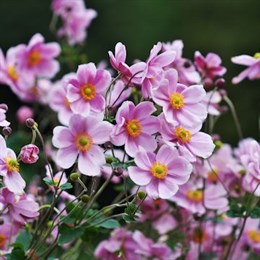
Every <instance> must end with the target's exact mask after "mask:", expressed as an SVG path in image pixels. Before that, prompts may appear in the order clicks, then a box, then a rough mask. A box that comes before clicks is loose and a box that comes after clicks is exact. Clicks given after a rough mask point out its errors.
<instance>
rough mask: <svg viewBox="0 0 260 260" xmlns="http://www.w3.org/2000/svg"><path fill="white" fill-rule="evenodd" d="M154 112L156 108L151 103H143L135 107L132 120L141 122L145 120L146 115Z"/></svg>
mask: <svg viewBox="0 0 260 260" xmlns="http://www.w3.org/2000/svg"><path fill="white" fill-rule="evenodd" d="M155 111H156V108H155V107H154V105H153V103H152V102H149V101H143V102H141V103H139V104H138V105H137V106H136V107H135V109H134V113H133V118H135V119H138V120H142V119H145V118H147V116H148V115H151V114H152V113H153V112H155Z"/></svg>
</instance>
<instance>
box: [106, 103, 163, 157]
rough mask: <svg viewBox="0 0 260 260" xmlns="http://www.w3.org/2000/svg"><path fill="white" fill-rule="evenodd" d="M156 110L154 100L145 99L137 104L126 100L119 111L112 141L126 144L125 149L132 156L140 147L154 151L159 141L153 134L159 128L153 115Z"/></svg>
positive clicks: (117, 144)
mask: <svg viewBox="0 0 260 260" xmlns="http://www.w3.org/2000/svg"><path fill="white" fill-rule="evenodd" d="M155 111H156V108H155V107H154V105H153V103H152V102H149V101H145V102H141V103H139V104H138V105H137V106H135V105H134V103H133V102H131V101H125V102H124V103H123V104H122V105H121V107H120V108H119V109H118V111H117V114H116V123H117V124H116V126H114V128H113V132H112V134H111V142H112V143H113V144H114V145H116V146H121V145H125V151H126V152H127V154H128V155H130V156H131V157H134V156H135V154H136V153H137V152H138V151H139V147H144V148H145V149H146V150H147V151H154V150H155V148H156V146H157V143H156V140H155V138H154V136H152V134H155V133H156V132H157V131H158V129H159V121H158V119H157V118H156V117H155V116H151V114H152V113H153V112H155Z"/></svg>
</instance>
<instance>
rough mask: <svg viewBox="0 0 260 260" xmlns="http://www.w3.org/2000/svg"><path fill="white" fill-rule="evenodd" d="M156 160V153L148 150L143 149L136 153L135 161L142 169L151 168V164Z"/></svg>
mask: <svg viewBox="0 0 260 260" xmlns="http://www.w3.org/2000/svg"><path fill="white" fill-rule="evenodd" d="M154 162H155V154H153V153H150V152H146V151H145V150H144V149H142V150H141V151H140V152H138V153H137V154H136V157H135V163H136V165H137V166H138V167H139V168H141V169H142V170H150V167H151V165H152V164H153V163H154Z"/></svg>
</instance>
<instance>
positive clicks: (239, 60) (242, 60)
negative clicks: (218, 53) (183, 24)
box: [231, 55, 256, 66]
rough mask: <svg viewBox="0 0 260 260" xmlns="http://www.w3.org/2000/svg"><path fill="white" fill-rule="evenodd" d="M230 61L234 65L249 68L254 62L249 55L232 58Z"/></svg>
mask: <svg viewBox="0 0 260 260" xmlns="http://www.w3.org/2000/svg"><path fill="white" fill-rule="evenodd" d="M231 61H232V62H233V63H236V64H240V65H245V66H251V65H253V64H254V63H255V62H256V59H255V58H253V57H251V56H249V55H240V56H236V57H232V58H231Z"/></svg>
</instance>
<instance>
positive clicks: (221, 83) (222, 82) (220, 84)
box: [215, 78, 226, 88]
mask: <svg viewBox="0 0 260 260" xmlns="http://www.w3.org/2000/svg"><path fill="white" fill-rule="evenodd" d="M215 86H216V87H218V88H224V87H225V86H226V81H225V80H224V79H223V78H220V79H217V80H216V81H215Z"/></svg>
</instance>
